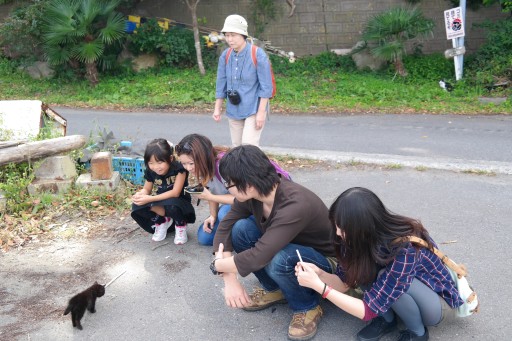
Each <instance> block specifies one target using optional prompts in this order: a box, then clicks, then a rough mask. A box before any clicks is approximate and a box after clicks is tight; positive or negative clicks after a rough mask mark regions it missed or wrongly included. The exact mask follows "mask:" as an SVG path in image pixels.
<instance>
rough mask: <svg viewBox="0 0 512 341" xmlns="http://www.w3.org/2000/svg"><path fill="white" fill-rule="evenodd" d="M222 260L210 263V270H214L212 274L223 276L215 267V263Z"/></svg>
mask: <svg viewBox="0 0 512 341" xmlns="http://www.w3.org/2000/svg"><path fill="white" fill-rule="evenodd" d="M218 259H222V258H214V259H213V260H212V262H211V263H210V270H212V274H214V275H222V272H219V271H217V268H216V267H215V261H216V260H218Z"/></svg>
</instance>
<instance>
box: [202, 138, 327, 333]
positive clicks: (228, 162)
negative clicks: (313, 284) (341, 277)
mask: <svg viewBox="0 0 512 341" xmlns="http://www.w3.org/2000/svg"><path fill="white" fill-rule="evenodd" d="M219 170H220V174H221V176H222V178H223V179H224V180H225V183H224V185H225V186H226V188H227V189H228V190H229V192H230V193H231V194H232V195H233V196H234V197H235V201H234V204H233V205H232V206H231V210H230V211H229V213H228V214H227V215H226V216H225V218H224V219H223V220H222V221H221V222H220V224H219V227H218V229H217V233H216V235H215V239H214V243H213V247H214V250H215V252H216V256H215V259H214V260H213V261H212V263H211V265H210V268H211V270H212V272H213V273H214V274H222V276H223V279H224V285H225V289H224V295H225V299H226V304H227V305H228V306H230V307H235V308H242V309H244V310H247V311H256V310H261V309H265V308H268V307H270V306H272V305H274V304H278V303H286V302H287V303H288V305H289V307H290V308H291V309H292V310H293V313H294V315H293V318H292V321H291V323H290V325H289V328H288V337H289V338H290V339H291V340H307V339H309V338H312V337H313V336H314V335H315V334H316V331H317V326H318V322H319V320H320V317H321V316H322V309H321V307H320V305H319V302H320V296H319V295H318V294H317V293H316V292H315V291H313V290H311V289H308V288H305V287H301V286H300V285H299V283H298V281H297V277H296V276H295V265H296V264H297V262H298V261H299V258H298V252H300V254H301V256H302V259H303V261H304V262H311V263H314V264H316V265H317V266H318V267H319V268H321V269H323V270H324V271H328V272H333V271H334V270H335V263H334V262H333V261H332V259H335V253H334V249H333V244H332V241H331V233H332V227H331V223H330V221H329V214H328V209H327V207H326V206H325V204H324V203H323V202H322V200H321V199H320V198H319V197H318V196H317V195H315V194H314V193H313V192H311V191H310V190H308V189H306V188H305V187H303V186H301V185H299V184H297V183H294V182H291V181H288V180H286V179H284V178H281V177H280V176H279V175H278V174H277V172H276V170H275V168H274V166H273V165H272V164H271V162H270V161H269V159H268V158H267V156H266V155H265V154H264V153H263V152H262V151H261V150H260V149H259V148H258V147H255V146H250V145H242V146H239V147H236V148H234V149H232V150H231V151H229V152H228V153H227V154H226V155H225V156H224V157H223V158H222V160H221V161H220V166H219ZM251 216H253V218H254V219H245V218H248V217H251ZM241 219H243V220H241ZM297 250H298V252H297ZM233 251H234V252H235V255H232V252H233ZM250 273H254V275H255V276H256V277H257V278H258V280H259V282H260V284H261V287H262V288H258V289H256V290H255V291H254V292H253V293H252V294H248V293H247V291H246V290H245V288H244V287H243V285H242V284H241V283H240V282H239V281H238V279H237V274H240V275H241V276H242V277H245V276H247V275H249V274H250Z"/></svg>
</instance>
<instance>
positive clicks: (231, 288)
mask: <svg viewBox="0 0 512 341" xmlns="http://www.w3.org/2000/svg"><path fill="white" fill-rule="evenodd" d="M223 278H224V299H225V300H226V305H227V306H228V307H231V308H243V307H246V306H248V305H250V304H251V303H252V302H251V298H250V297H249V294H248V293H247V291H245V288H244V286H243V285H242V283H240V281H239V280H238V279H237V278H236V274H232V273H230V274H228V273H225V274H223Z"/></svg>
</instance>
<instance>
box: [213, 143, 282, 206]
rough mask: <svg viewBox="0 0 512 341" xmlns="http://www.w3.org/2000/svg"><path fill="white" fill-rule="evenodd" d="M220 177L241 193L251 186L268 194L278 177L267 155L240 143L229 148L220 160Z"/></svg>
mask: <svg viewBox="0 0 512 341" xmlns="http://www.w3.org/2000/svg"><path fill="white" fill-rule="evenodd" d="M219 171H220V175H221V176H222V178H223V179H224V180H225V181H226V182H227V183H228V184H233V185H235V186H236V188H237V190H239V191H240V192H242V193H245V192H246V189H247V187H248V186H253V187H254V188H255V189H256V191H257V192H258V194H260V195H262V196H266V195H269V194H270V192H271V191H272V189H273V188H274V186H275V185H276V184H277V183H279V181H280V178H279V175H278V174H277V171H276V169H275V168H274V166H273V165H272V163H271V162H270V160H269V159H268V157H267V156H266V155H265V153H263V152H262V151H261V149H259V148H258V147H256V146H252V145H242V146H238V147H236V148H233V149H231V150H230V151H229V152H227V153H226V155H224V157H223V158H222V159H221V160H220V165H219Z"/></svg>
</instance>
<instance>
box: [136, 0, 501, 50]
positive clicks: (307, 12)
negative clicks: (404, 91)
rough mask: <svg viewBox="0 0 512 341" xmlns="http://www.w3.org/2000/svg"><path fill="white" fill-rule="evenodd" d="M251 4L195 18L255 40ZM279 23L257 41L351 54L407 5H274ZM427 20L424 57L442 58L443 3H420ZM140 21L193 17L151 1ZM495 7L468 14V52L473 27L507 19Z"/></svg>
mask: <svg viewBox="0 0 512 341" xmlns="http://www.w3.org/2000/svg"><path fill="white" fill-rule="evenodd" d="M250 4H251V2H250V1H249V0H240V1H238V0H201V2H200V3H199V5H198V17H199V18H206V24H205V25H204V26H206V27H209V28H212V29H213V30H220V29H221V28H222V25H223V22H224V19H225V18H226V16H227V15H229V14H234V13H236V14H240V15H242V16H244V17H245V18H246V19H248V20H249V34H253V32H254V25H253V24H252V23H251V22H250ZM276 4H277V5H278V18H277V19H276V20H273V21H270V22H269V23H268V24H267V26H266V28H265V32H264V33H263V34H262V35H261V36H260V37H257V38H260V39H265V40H270V41H271V45H273V46H277V47H280V48H282V49H283V50H286V51H294V52H295V53H296V54H297V55H299V56H301V55H309V54H318V53H320V52H323V51H328V50H332V49H346V48H351V47H353V46H354V45H355V43H356V42H357V41H359V40H360V39H361V33H362V31H363V30H364V27H365V24H366V22H367V21H368V19H369V18H370V17H372V16H373V15H376V14H378V13H380V12H382V11H384V10H386V9H388V8H391V7H394V6H404V5H406V4H407V3H406V1H405V0H379V1H364V0H295V5H296V6H297V7H296V9H295V13H294V15H293V16H292V17H288V13H289V11H290V8H289V6H288V5H287V4H286V1H285V0H281V1H280V0H276ZM420 7H421V9H422V10H423V13H424V15H425V16H427V17H429V18H431V19H433V20H434V22H435V29H434V35H433V37H432V38H428V39H425V40H424V42H422V44H423V51H424V52H425V53H432V52H440V53H442V52H444V50H446V49H448V48H451V47H452V43H451V40H447V39H446V33H445V29H444V18H443V11H444V10H446V9H449V8H451V7H452V4H451V2H450V1H447V0H423V1H422V2H421V3H420ZM136 12H137V13H134V14H138V15H143V16H149V17H165V18H169V19H173V20H176V21H179V22H184V23H190V22H191V16H190V13H189V12H188V8H187V7H186V5H185V4H184V2H182V1H168V0H152V1H142V2H141V3H140V5H139V6H138V8H137V10H136ZM506 16H507V14H505V13H501V11H500V8H499V7H498V6H495V7H491V8H482V9H480V10H478V11H477V12H473V11H471V10H469V9H468V10H467V13H466V38H465V45H466V49H467V50H468V51H470V52H471V51H475V50H476V49H477V48H478V47H479V46H480V45H481V44H482V43H483V42H484V41H485V35H484V32H483V30H481V29H477V28H474V27H473V24H474V23H478V22H482V21H484V20H485V19H490V20H498V19H503V18H506Z"/></svg>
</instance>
